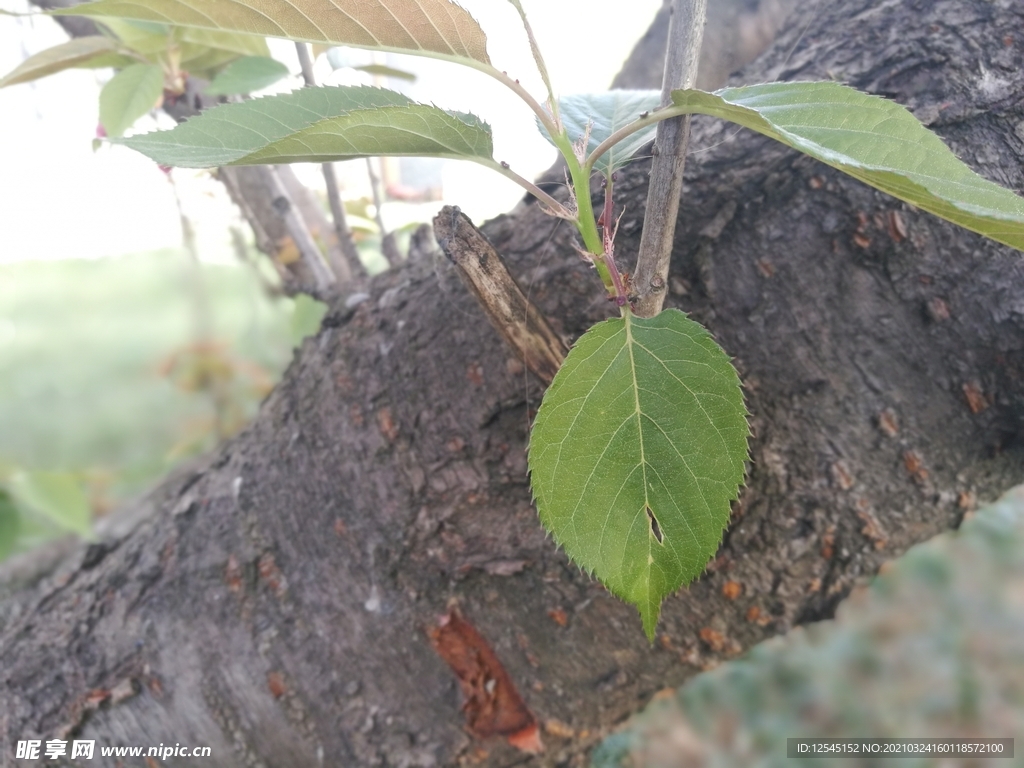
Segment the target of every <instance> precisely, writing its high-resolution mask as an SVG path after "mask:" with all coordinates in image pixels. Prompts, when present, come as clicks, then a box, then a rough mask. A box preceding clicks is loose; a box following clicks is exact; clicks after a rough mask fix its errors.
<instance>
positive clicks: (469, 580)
mask: <svg viewBox="0 0 1024 768" xmlns="http://www.w3.org/2000/svg"><path fill="white" fill-rule="evenodd" d="M1022 29H1024V8H1022V7H1021V4H1020V3H1019V2H1018V0H904V1H903V2H895V1H891V2H877V0H845V2H843V3H834V2H820V3H816V4H807V5H805V6H804V7H803V9H802V10H801V12H800V13H798V14H797V15H796V18H795V19H793V22H792V24H790V25H789V27H788V28H787V30H786V31H784V32H783V34H782V36H781V38H780V39H779V40H778V41H777V43H776V44H775V45H774V47H773V48H772V49H771V50H770V51H769V52H768V53H767V54H766V55H765V56H764V57H762V58H761V59H759V60H758V61H757V62H755V63H754V64H753V65H752V68H751V69H750V70H749V71H748V72H746V73H745V78H746V79H747V80H761V79H769V78H773V77H777V78H780V79H826V78H834V79H838V80H841V81H843V82H847V83H849V84H851V85H853V86H856V87H858V88H861V89H864V90H868V91H871V92H874V93H879V94H883V95H886V96H889V97H891V98H894V99H896V100H898V101H900V102H901V103H903V104H906V105H908V106H909V107H910V108H911V109H912V110H913V111H914V112H915V113H916V114H917V116H918V117H919V118H920V119H922V120H923V121H924V122H926V123H927V124H929V125H930V127H931V128H932V129H934V130H936V131H938V132H939V133H940V134H941V135H942V136H943V137H944V138H945V139H946V140H947V141H948V142H949V143H950V144H951V145H952V147H953V149H954V150H955V151H956V153H957V154H958V155H960V156H961V157H962V158H963V159H964V160H965V161H966V162H968V163H969V164H970V165H972V166H974V167H975V168H976V169H978V170H979V171H980V172H981V173H983V174H985V175H987V176H988V177H990V178H992V179H994V180H996V181H998V182H1000V183H1003V184H1005V185H1007V186H1009V187H1011V188H1014V189H1021V188H1022V187H1024V175H1022V164H1021V163H1022V160H1024V88H1022V87H1021V86H1022V82H1021V75H1020V73H1021V72H1022V71H1024V35H1022V34H1021V30H1022ZM636 55H639V56H642V55H643V52H642V51H638V52H637V54H636ZM692 142H693V143H692V147H693V149H692V150H691V153H692V156H691V157H690V158H689V162H688V163H687V182H686V187H685V189H684V193H683V204H682V206H681V211H680V221H679V225H678V228H677V239H676V242H677V248H676V253H675V258H674V264H673V274H672V276H671V280H670V287H671V288H672V291H671V295H670V297H669V302H668V303H669V304H670V305H674V306H678V307H680V308H682V309H684V310H686V311H688V312H690V313H691V314H692V315H693V316H694V317H695V318H696V319H698V320H700V321H701V322H703V323H705V324H707V326H708V327H709V328H710V329H711V330H712V331H713V332H714V334H715V336H716V338H717V339H718V341H719V343H720V344H721V345H722V346H723V347H724V348H725V349H726V350H727V351H728V352H729V353H730V354H732V355H734V356H735V358H736V363H737V366H738V367H739V369H740V371H741V374H742V377H743V381H744V383H745V386H746V394H747V402H748V407H749V409H750V412H751V418H752V425H753V429H754V438H753V440H752V445H751V456H752V461H751V464H750V472H749V477H748V485H747V488H746V489H745V491H744V492H743V494H742V496H741V499H740V501H739V502H738V503H737V504H736V507H735V511H734V516H733V522H732V525H731V527H730V529H729V531H728V532H727V534H726V539H725V542H724V544H723V546H722V549H721V551H720V552H719V554H718V556H717V557H716V559H715V560H714V561H713V563H712V564H711V565H710V566H709V568H708V573H707V574H706V575H705V576H704V577H703V578H701V579H700V580H699V581H698V582H697V583H695V584H694V585H692V586H691V587H690V588H689V589H688V590H686V591H684V592H682V593H681V594H679V595H677V596H675V597H673V598H671V599H669V600H667V601H666V603H665V606H664V610H663V618H662V623H661V626H660V628H659V635H660V637H659V639H658V642H656V643H655V644H654V645H653V646H650V645H648V643H647V642H646V640H645V638H644V636H643V632H642V631H641V628H640V623H639V619H638V617H637V615H636V613H635V611H634V610H633V609H632V608H630V607H628V606H626V605H624V604H622V603H620V602H619V601H618V600H616V599H614V598H612V597H610V596H609V595H608V594H607V593H605V591H604V590H603V589H602V588H601V587H600V586H599V585H598V584H596V583H594V582H593V581H591V580H590V579H589V578H587V577H586V576H585V575H583V574H581V573H580V571H579V570H578V569H577V568H576V567H575V566H574V565H572V564H571V563H569V562H568V561H567V560H566V558H565V557H564V555H563V554H562V553H561V552H560V551H559V550H558V549H557V548H556V547H555V545H554V544H553V543H552V541H551V540H550V539H548V538H547V537H546V536H545V535H544V533H543V531H542V530H541V528H540V527H539V524H538V522H537V518H536V513H535V511H534V510H533V507H532V506H531V500H530V491H529V487H528V485H527V478H526V461H525V448H526V440H527V433H528V424H529V420H530V417H531V416H532V414H533V412H534V410H535V409H536V407H537V405H538V403H539V400H540V396H541V388H540V386H539V385H538V384H537V383H536V382H535V381H534V380H532V379H531V378H530V377H529V374H526V373H524V370H523V368H522V365H521V363H520V362H519V361H518V360H516V359H515V358H514V357H512V356H511V354H510V353H509V352H508V351H507V349H506V348H505V347H504V346H503V345H502V344H501V342H500V341H499V339H498V336H497V334H496V333H495V332H494V331H493V330H492V329H491V328H490V327H489V326H488V325H487V324H486V323H484V322H482V320H483V315H482V313H481V311H480V310H479V309H478V308H477V306H475V304H474V303H473V301H472V299H471V298H470V297H469V296H468V294H467V293H466V291H465V290H464V289H463V288H462V286H461V285H460V283H459V281H458V279H457V278H456V276H455V275H454V274H453V272H452V268H451V267H450V266H449V265H447V264H445V263H443V262H440V261H434V263H428V262H423V261H421V262H418V263H411V264H409V265H407V266H405V267H403V268H401V269H399V270H396V271H393V272H390V273H387V274H385V275H383V276H381V277H380V278H378V279H376V280H375V281H374V282H373V284H372V289H371V291H370V298H369V299H368V300H366V301H364V302H363V303H362V304H359V305H358V306H356V307H352V308H346V307H345V306H344V305H343V304H342V303H338V304H337V305H335V306H334V307H333V308H332V310H331V311H330V312H329V314H328V315H327V317H326V318H325V320H324V323H323V329H322V330H321V332H320V333H319V335H318V336H317V337H316V338H314V339H309V340H307V341H306V342H305V344H304V345H303V347H302V349H301V350H300V352H299V353H298V354H297V356H296V359H295V360H294V362H293V364H292V366H291V368H290V369H289V371H288V373H287V374H286V376H285V378H284V381H283V382H282V383H281V385H280V386H279V387H278V388H277V389H276V390H275V391H274V393H273V394H272V395H271V396H270V397H269V398H268V399H267V401H266V402H265V403H264V405H263V408H262V410H261V413H260V415H259V417H258V418H257V420H256V422H255V423H254V424H253V425H252V426H251V427H250V428H249V429H248V430H246V431H245V432H244V433H243V434H242V435H240V436H239V437H237V438H236V439H234V440H232V441H231V442H229V443H228V444H226V445H225V446H223V447H222V448H221V449H220V450H219V451H217V452H216V453H215V454H213V455H211V456H210V457H208V458H207V459H206V460H204V462H203V463H202V464H201V465H199V466H196V467H193V468H192V469H191V470H189V471H187V472H184V473H181V474H179V475H178V476H177V477H175V478H173V479H171V480H169V481H168V482H167V483H165V484H164V485H163V486H162V487H161V488H159V489H158V490H156V491H155V492H154V493H153V494H152V495H150V496H149V497H147V498H146V499H145V500H143V501H142V502H141V503H140V505H139V508H138V510H137V512H138V518H137V519H138V522H137V523H135V524H134V526H133V527H131V528H130V530H127V531H121V532H113V533H111V534H110V535H109V536H107V537H106V538H104V539H103V540H101V541H100V542H97V543H94V544H91V545H89V546H88V547H85V548H83V549H81V550H80V551H78V552H77V554H75V555H73V556H72V557H71V558H70V559H69V560H67V561H66V562H64V563H63V564H62V565H61V566H60V568H58V569H57V570H56V571H55V572H54V573H53V574H51V575H49V576H47V577H45V578H43V579H40V580H37V581H34V582H31V583H27V584H22V585H20V588H19V589H17V590H15V591H13V592H12V593H11V594H9V595H8V596H7V597H6V599H5V600H4V601H3V602H2V603H0V658H2V659H3V673H2V678H0V679H2V681H3V688H2V690H0V749H2V753H3V754H4V755H5V756H8V755H13V754H14V752H13V750H14V743H15V742H16V741H17V740H19V739H27V738H44V739H45V738H52V737H54V736H59V737H61V738H64V737H67V736H69V735H70V737H71V738H84V739H95V740H96V741H97V746H110V745H118V744H123V745H133V744H136V745H156V744H160V743H163V744H165V745H167V744H175V743H180V744H182V745H189V746H196V745H201V746H210V747H212V750H213V756H214V764H216V765H219V766H242V765H265V766H277V765H288V766H295V767H296V768H301V767H303V766H318V765H337V766H364V765H365V766H370V765H380V766H442V765H454V764H458V763H460V761H471V762H473V763H475V764H479V765H487V766H510V765H538V766H540V765H563V764H569V765H582V764H583V761H584V757H585V754H586V752H587V750H588V749H589V747H590V746H592V745H593V743H594V742H595V741H596V740H598V739H599V738H600V737H601V735H602V734H604V733H605V732H607V730H608V729H609V728H610V727H611V726H613V725H614V724H615V723H617V722H619V721H620V720H621V719H622V718H623V717H625V716H626V715H628V714H630V713H631V712H633V711H635V710H636V709H637V708H638V707H640V706H641V705H642V704H644V703H645V702H646V701H647V700H648V699H649V698H650V697H651V695H652V694H654V693H655V692H656V691H658V690H659V689H661V688H664V687H665V686H676V685H678V684H680V683H681V682H682V681H683V680H685V679H686V678H687V677H688V676H690V675H691V674H693V673H694V672H695V671H697V670H698V669H699V668H701V667H702V666H707V665H708V664H711V663H714V662H715V660H717V659H720V658H725V657H728V656H730V655H734V654H736V653H739V652H740V651H742V650H743V649H746V648H748V647H750V646H751V645H752V644H754V643H757V642H759V641H761V640H763V639H765V638H766V637H769V636H772V635H775V634H777V633H779V632H782V631H784V630H786V629H788V628H789V627H791V626H793V625H794V624H796V623H799V622H806V621H812V620H816V619H819V618H822V617H826V616H828V615H830V614H831V613H832V611H833V610H834V607H835V605H836V603H837V601H839V600H840V599H841V598H842V597H843V596H844V595H845V594H846V593H847V592H848V591H849V589H850V588H851V586H852V585H853V584H854V583H855V582H856V581H857V580H858V579H861V578H863V577H865V576H868V575H870V574H872V573H874V572H875V570H877V568H878V566H879V564H880V563H881V562H883V561H884V560H886V559H888V558H891V557H893V556H895V555H897V554H899V553H901V552H902V551H904V550H905V549H906V548H907V547H909V546H910V545H911V544H913V543H915V542H919V541H921V540H923V539H926V538H928V537H930V536H932V535H934V534H936V533H938V532H940V531H942V530H945V529H948V528H950V527H952V526H956V525H957V524H958V522H959V521H960V519H961V517H962V515H963V513H964V511H965V509H966V508H968V507H969V506H971V505H972V503H973V501H972V499H974V498H978V499H986V498H993V497H995V496H996V495H997V494H998V493H999V491H1001V490H1003V489H1005V488H1008V487H1009V486H1010V485H1012V484H1013V483H1015V482H1019V481H1020V480H1021V466H1022V458H1024V446H1022V443H1021V439H1020V438H1021V435H1022V434H1024V433H1022V427H1024V288H1022V287H1021V286H1024V261H1022V256H1021V254H1019V253H1017V252H1015V251H1011V250H1009V249H1007V248H1004V247H1001V246H998V245H994V244H992V243H990V242H987V241H985V240H983V239H982V238H980V237H978V236H975V235H973V234H970V233H967V232H963V231H960V230H958V229H957V228H955V227H953V226H952V225H948V224H946V223H943V222H940V221H938V220H936V219H935V218H933V217H930V216H928V215H926V214H922V213H918V212H916V211H914V210H912V209H911V208H909V207H908V206H906V205H903V204H900V203H898V202H896V201H894V200H892V199H891V198H888V197H886V196H885V195H882V194H881V193H877V192H874V191H872V190H870V189H868V188H866V187H864V186H862V185H860V184H858V183H857V182H855V181H853V180H850V179H848V178H845V177H843V176H841V175H840V174H838V173H836V172H833V171H831V170H830V169H828V168H826V167H824V166H822V165H820V164H818V163H815V162H813V161H810V160H807V159H804V158H802V157H800V156H798V155H797V154H795V153H794V152H791V151H789V150H786V149H784V148H781V147H780V146H777V145H774V144H773V143H772V142H771V141H770V140H768V139H765V138H762V137H760V136H756V135H753V134H751V133H748V132H745V131H739V130H737V129H736V128H735V127H732V126H729V125H723V124H720V123H715V122H712V121H705V120H695V121H694V127H693V139H692ZM648 166H649V164H648V163H647V162H644V161H641V162H637V163H635V164H634V165H633V166H631V167H630V168H629V169H627V170H625V171H623V172H622V178H621V180H620V181H619V183H618V184H617V190H621V197H620V199H619V202H620V203H621V204H623V205H624V206H625V214H624V215H623V217H622V221H621V227H620V243H619V252H620V253H621V254H629V253H634V252H635V248H636V244H637V243H638V241H639V234H640V227H641V223H642V220H641V219H642V205H643V200H644V199H645V196H646V190H645V186H644V185H645V179H646V174H647V169H648ZM485 232H486V234H487V235H488V237H489V238H490V239H491V241H492V243H493V244H494V245H495V246H496V247H497V249H498V250H499V251H500V252H502V253H503V254H504V255H505V256H506V258H507V259H508V261H509V263H510V266H511V268H512V270H513V272H515V273H516V274H517V276H518V277H519V280H520V282H521V283H522V284H523V285H524V287H528V289H529V290H528V293H529V295H530V297H531V299H532V300H533V301H534V302H536V303H537V304H538V306H540V308H541V309H542V310H543V311H544V312H545V313H546V314H547V316H548V317H549V318H550V320H551V322H552V325H553V326H554V327H555V330H556V331H558V332H560V333H563V334H564V335H565V336H566V337H567V338H569V339H572V338H575V337H576V336H578V335H579V334H580V333H581V332H582V331H583V330H585V329H586V328H587V327H588V326H589V325H590V324H591V323H593V322H594V321H596V320H599V319H602V318H604V317H608V316H609V315H611V314H612V312H613V307H611V306H610V305H609V304H608V303H607V302H606V301H605V300H604V298H603V291H602V289H601V286H600V283H599V281H598V280H597V279H596V277H595V275H594V274H593V272H592V271H590V270H588V269H587V268H586V267H585V265H584V263H583V262H582V260H580V259H579V257H578V256H577V255H576V253H575V251H574V250H573V239H574V238H573V234H572V232H571V231H570V227H569V226H568V225H566V224H565V223H564V222H563V223H559V222H558V221H556V220H554V219H550V218H546V217H545V216H544V215H543V214H542V212H541V211H540V206H538V205H536V204H531V203H530V202H526V203H524V204H522V205H520V206H519V207H517V209H516V210H515V211H513V212H512V213H511V214H510V215H508V216H503V217H499V218H498V219H496V220H494V221H493V222H491V223H490V224H489V225H488V226H487V227H486V228H485ZM623 266H624V267H626V268H627V269H629V268H630V267H631V265H629V264H623ZM728 582H733V583H735V584H737V585H739V590H740V592H739V595H738V596H737V595H736V592H735V589H736V588H735V587H730V588H728V589H724V587H725V585H726V583H728ZM451 599H455V600H458V601H459V604H460V606H461V611H462V613H463V615H464V616H465V617H466V619H467V620H468V621H470V622H471V623H472V624H473V625H474V626H475V627H476V628H477V629H478V630H479V631H480V632H481V634H483V635H484V636H485V637H486V638H488V639H489V641H490V643H491V644H492V645H493V647H494V649H495V650H496V652H497V655H498V656H499V657H500V659H501V661H502V662H503V663H504V664H505V666H506V668H507V669H508V671H509V673H510V675H511V677H512V679H513V680H514V681H515V682H516V684H517V686H518V688H519V690H520V692H521V693H522V694H523V697H524V698H525V700H526V701H527V703H528V705H529V706H530V708H531V709H532V710H533V712H534V713H536V715H537V717H538V719H539V720H540V721H541V722H542V723H548V725H549V728H548V732H547V733H546V734H545V740H546V741H547V752H546V753H545V754H544V755H541V756H538V757H530V756H527V755H525V754H523V753H519V752H516V751H515V750H513V749H512V748H511V747H509V746H507V745H505V744H504V743H500V742H497V741H493V742H487V743H485V744H483V745H482V749H484V750H487V752H486V754H485V753H484V752H482V751H480V749H481V745H478V744H474V743H473V742H472V740H471V739H470V737H469V736H468V735H467V734H466V732H465V731H464V728H463V724H462V715H461V713H460V711H459V707H460V693H459V690H458V686H457V683H456V680H455V678H454V676H453V675H452V673H451V671H450V670H449V669H448V667H447V666H446V665H445V663H444V662H443V661H442V660H441V659H440V658H439V657H438V656H437V655H436V654H435V653H434V651H433V649H432V648H431V646H430V642H429V640H428V639H427V637H426V635H425V632H424V629H425V628H426V627H429V626H432V625H433V624H434V623H435V621H436V617H437V616H438V615H439V614H441V613H443V612H444V611H445V610H446V606H447V604H448V602H449V600H451ZM551 720H557V721H560V723H561V725H553V724H551V723H549V721H551ZM566 726H567V727H568V729H571V738H568V736H570V731H569V730H567V729H566ZM167 764H169V765H176V764H181V765H185V764H190V765H191V764H192V761H189V760H187V759H185V760H180V761H179V762H178V763H176V762H175V761H174V759H171V760H168V761H167Z"/></svg>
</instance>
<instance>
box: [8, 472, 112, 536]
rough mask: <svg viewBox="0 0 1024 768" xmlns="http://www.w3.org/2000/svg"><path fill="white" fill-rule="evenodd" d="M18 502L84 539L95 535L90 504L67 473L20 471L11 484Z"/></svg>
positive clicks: (71, 476) (79, 487) (10, 481)
mask: <svg viewBox="0 0 1024 768" xmlns="http://www.w3.org/2000/svg"><path fill="white" fill-rule="evenodd" d="M7 486H8V489H9V491H10V493H11V495H12V496H13V497H14V499H15V500H16V501H17V502H19V503H20V504H21V505H23V506H25V507H27V508H28V509H29V510H31V511H32V512H35V513H37V514H40V515H42V516H43V517H45V518H47V519H48V520H50V521H52V522H54V523H57V524H58V525H60V526H61V527H62V528H64V529H66V530H70V531H75V532H76V533H79V534H81V535H82V536H86V537H88V536H91V535H92V521H91V514H90V511H89V502H88V500H87V499H86V497H85V493H84V492H83V491H82V486H81V484H79V482H78V481H77V480H76V479H75V478H74V476H73V475H71V474H69V473H67V472H27V471H24V470H22V471H18V472H15V473H14V474H13V475H11V477H10V479H9V480H8V483H7Z"/></svg>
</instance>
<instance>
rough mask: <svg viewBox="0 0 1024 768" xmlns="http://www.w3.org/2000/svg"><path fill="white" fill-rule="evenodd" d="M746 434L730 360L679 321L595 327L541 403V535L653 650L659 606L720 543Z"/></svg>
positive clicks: (671, 314) (535, 437)
mask: <svg viewBox="0 0 1024 768" xmlns="http://www.w3.org/2000/svg"><path fill="white" fill-rule="evenodd" d="M747 434H748V430H747V423H746V410H745V408H744V405H743V395H742V392H741V391H740V382H739V378H738V377H737V375H736V371H735V369H734V368H733V367H732V365H731V364H730V362H729V358H728V357H727V356H726V354H725V353H724V352H723V351H722V350H721V348H720V347H719V346H718V345H717V344H716V343H715V341H714V340H713V339H712V338H711V335H710V334H709V333H708V332H707V331H706V330H704V329H703V328H702V327H701V326H700V325H698V324H697V323H695V322H693V321H692V320H690V319H689V318H687V317H686V316H685V315H684V314H683V313H682V312H679V311H677V310H672V309H670V310H666V311H664V312H662V313H661V314H659V315H657V316H656V317H654V318H651V319H649V320H644V319H640V318H636V317H633V316H632V315H630V314H628V313H627V315H626V317H624V318H615V319H613V320H606V321H604V322H603V323H598V324H597V325H595V326H594V327H593V328H591V329H590V330H589V331H587V333H585V334H584V335H583V336H582V337H581V338H580V340H579V341H577V342H576V344H575V345H574V346H573V348H572V351H570V352H569V355H568V357H566V359H565V363H564V364H563V365H562V368H561V370H559V372H558V374H557V375H556V376H555V380H554V381H553V382H552V383H551V386H550V387H549V388H548V391H547V393H546V394H545V395H544V400H543V402H542V403H541V407H540V411H539V412H538V414H537V418H536V421H535V422H534V425H533V430H532V432H531V435H530V453H529V465H530V482H531V485H532V487H533V494H534V498H535V500H536V502H537V510H538V512H539V513H540V519H541V522H542V523H543V524H544V527H545V528H547V529H548V530H549V531H550V532H551V533H552V535H553V536H554V537H555V540H556V541H557V542H558V543H559V544H561V545H562V546H563V547H565V550H566V552H567V553H568V554H569V556H570V557H571V558H572V559H573V560H574V561H575V562H576V563H577V564H578V565H580V566H581V567H583V568H584V569H586V570H587V571H590V572H592V573H594V574H595V575H596V576H597V577H598V578H599V579H600V580H601V581H602V582H603V583H604V584H605V586H607V587H608V589H610V590H611V591H612V592H613V593H614V594H616V595H618V596H619V597H621V598H622V599H624V600H626V601H628V602H630V603H633V604H634V605H636V606H637V608H638V609H639V610H640V616H641V618H642V619H643V625H644V631H645V632H646V633H647V636H648V638H650V639H652V640H653V638H654V630H655V627H656V625H657V623H658V616H659V613H660V611H661V601H662V599H663V598H664V597H666V596H667V595H669V594H671V593H672V592H674V591H675V590H677V589H679V587H681V586H683V585H684V584H687V583H689V582H690V581H691V580H692V579H693V578H694V577H696V576H697V575H699V574H700V573H701V572H702V571H703V570H704V567H705V566H706V565H707V562H708V560H710V559H711V557H712V556H713V555H714V553H715V551H716V550H717V549H718V545H719V544H720V543H721V540H722V532H723V530H725V527H726V525H727V524H728V522H729V503H730V502H731V501H732V500H733V499H735V498H736V494H737V490H738V488H739V485H740V483H741V482H742V480H743V471H744V467H743V465H744V461H745V460H746V458H747Z"/></svg>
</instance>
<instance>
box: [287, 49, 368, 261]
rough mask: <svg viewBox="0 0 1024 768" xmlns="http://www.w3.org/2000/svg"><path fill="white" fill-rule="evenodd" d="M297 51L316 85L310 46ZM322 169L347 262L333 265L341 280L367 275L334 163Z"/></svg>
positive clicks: (304, 72) (305, 78) (308, 77)
mask: <svg viewBox="0 0 1024 768" xmlns="http://www.w3.org/2000/svg"><path fill="white" fill-rule="evenodd" d="M295 52H296V53H297V54H298V56H299V67H300V68H301V69H302V80H303V82H305V84H306V87H310V88H311V87H313V86H315V85H316V77H315V76H314V74H313V58H312V57H311V56H310V55H309V46H307V45H306V44H305V43H301V42H297V43H295ZM320 169H321V171H322V173H323V175H324V185H325V186H326V188H327V204H328V205H329V206H330V208H331V218H332V219H333V220H334V233H335V235H336V236H337V238H338V247H339V248H341V252H342V254H343V255H344V257H345V261H346V262H347V268H346V266H345V265H340V264H339V265H332V266H333V269H334V272H335V274H336V276H337V277H338V279H339V280H344V279H345V278H347V277H349V276H351V277H355V278H357V279H360V278H363V277H366V268H365V267H364V266H363V262H362V259H360V258H359V249H358V248H356V243H355V240H354V239H353V238H352V230H351V229H349V227H348V221H347V220H346V218H345V207H344V206H343V205H342V202H341V192H340V189H339V187H338V177H337V175H336V174H335V172H334V164H333V163H323V164H322V165H321V166H320Z"/></svg>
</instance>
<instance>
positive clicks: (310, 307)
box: [291, 293, 328, 347]
mask: <svg viewBox="0 0 1024 768" xmlns="http://www.w3.org/2000/svg"><path fill="white" fill-rule="evenodd" d="M327 309H328V306H327V305H326V304H324V303H323V302H322V301H317V300H316V299H314V298H313V297H311V296H307V295H306V294H304V293H300V294H299V295H298V296H296V297H295V306H294V307H293V308H292V320H291V337H292V346H294V347H298V346H299V345H301V344H302V340H303V339H304V338H306V337H307V336H312V335H314V334H315V333H317V332H318V331H319V330H320V322H321V321H322V320H323V319H324V315H326V314H327Z"/></svg>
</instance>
